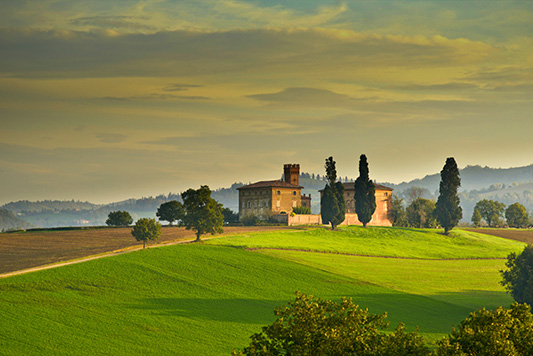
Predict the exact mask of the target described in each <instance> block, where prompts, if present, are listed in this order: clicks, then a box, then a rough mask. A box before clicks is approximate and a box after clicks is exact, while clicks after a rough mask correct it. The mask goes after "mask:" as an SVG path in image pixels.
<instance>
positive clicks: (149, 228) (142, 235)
mask: <svg viewBox="0 0 533 356" xmlns="http://www.w3.org/2000/svg"><path fill="white" fill-rule="evenodd" d="M131 234H132V235H133V237H135V239H136V240H137V241H142V242H143V248H146V241H149V240H152V241H157V240H158V239H159V237H161V224H160V223H158V222H157V221H155V219H148V218H141V219H139V220H137V222H136V223H135V226H133V230H132V231H131Z"/></svg>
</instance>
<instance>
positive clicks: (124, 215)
mask: <svg viewBox="0 0 533 356" xmlns="http://www.w3.org/2000/svg"><path fill="white" fill-rule="evenodd" d="M105 223H106V224H107V225H109V226H128V225H131V224H132V223H133V218H132V217H131V215H130V213H128V212H127V211H120V210H118V211H112V212H110V213H109V215H107V220H106V221H105Z"/></svg>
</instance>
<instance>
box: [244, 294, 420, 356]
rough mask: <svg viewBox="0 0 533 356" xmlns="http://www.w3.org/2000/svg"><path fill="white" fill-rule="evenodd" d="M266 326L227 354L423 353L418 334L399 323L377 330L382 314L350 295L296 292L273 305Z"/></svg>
mask: <svg viewBox="0 0 533 356" xmlns="http://www.w3.org/2000/svg"><path fill="white" fill-rule="evenodd" d="M274 313H275V315H276V316H277V317H278V318H277V319H276V321H274V323H273V324H272V325H269V326H266V327H263V329H262V331H261V332H260V333H257V334H254V335H252V337H251V339H252V342H251V344H250V345H249V346H248V347H245V348H244V350H242V351H234V352H233V355H234V356H235V355H265V356H266V355H299V356H307V355H361V356H367V355H376V356H377V355H382V356H393V355H394V356H407V355H409V356H422V355H424V356H426V355H429V354H430V352H429V350H428V348H427V347H426V346H425V345H424V344H423V338H422V337H421V336H418V335H417V334H414V333H406V332H405V327H404V326H403V324H400V325H398V327H397V328H396V330H395V331H394V332H392V333H391V334H388V335H386V334H384V333H380V332H379V330H381V329H385V328H386V327H387V325H388V322H386V321H385V318H386V314H383V315H375V314H370V313H369V312H368V310H367V309H361V308H359V306H357V305H355V304H354V303H353V301H352V299H351V298H343V299H342V301H341V302H340V303H336V302H334V301H330V300H322V299H319V298H315V297H313V296H307V295H305V294H303V293H299V292H297V293H296V300H295V301H294V302H291V303H289V306H288V307H286V306H284V307H280V308H276V310H275V311H274Z"/></svg>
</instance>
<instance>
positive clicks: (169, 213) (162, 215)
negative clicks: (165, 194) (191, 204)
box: [155, 200, 185, 225]
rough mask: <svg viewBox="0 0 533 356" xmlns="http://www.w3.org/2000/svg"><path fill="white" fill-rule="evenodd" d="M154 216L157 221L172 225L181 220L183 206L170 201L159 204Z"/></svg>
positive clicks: (183, 212) (177, 202) (175, 201)
mask: <svg viewBox="0 0 533 356" xmlns="http://www.w3.org/2000/svg"><path fill="white" fill-rule="evenodd" d="M155 215H156V216H157V217H158V218H159V220H164V221H168V224H169V225H172V223H173V222H174V221H180V220H181V219H183V216H184V215H185V211H184V210H183V204H181V203H180V202H179V201H177V200H171V201H168V202H166V203H163V204H161V205H160V206H159V208H158V209H157V212H156V213H155Z"/></svg>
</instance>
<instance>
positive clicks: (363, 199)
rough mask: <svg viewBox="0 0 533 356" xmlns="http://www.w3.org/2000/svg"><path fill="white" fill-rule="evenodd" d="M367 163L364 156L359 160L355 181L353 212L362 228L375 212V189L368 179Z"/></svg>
mask: <svg viewBox="0 0 533 356" xmlns="http://www.w3.org/2000/svg"><path fill="white" fill-rule="evenodd" d="M368 175H369V174H368V162H367V160H366V156H365V155H361V157H360V158H359V177H358V178H357V179H356V180H355V196H354V198H355V212H356V213H357V217H358V218H359V221H360V222H362V223H363V227H366V224H368V223H369V222H370V220H372V215H373V214H374V211H376V187H375V185H374V183H373V182H372V181H371V180H370V178H369V177H368Z"/></svg>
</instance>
